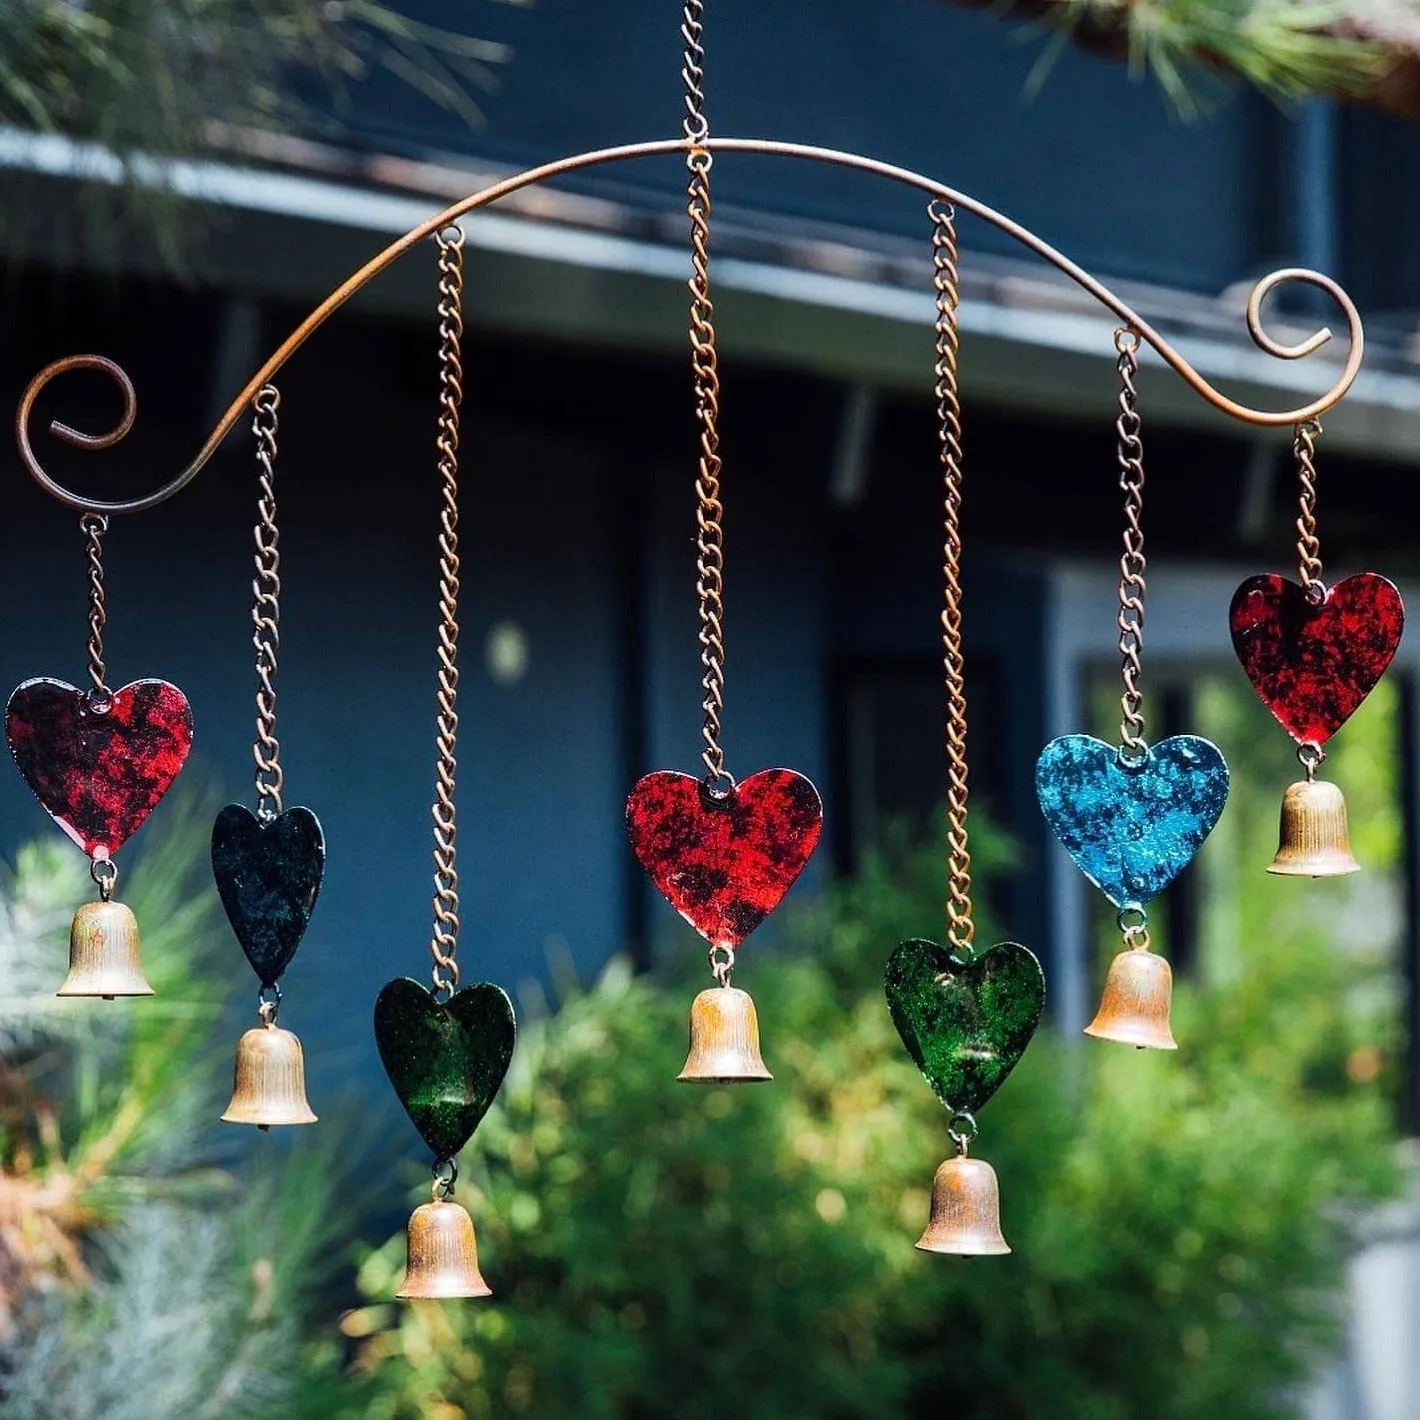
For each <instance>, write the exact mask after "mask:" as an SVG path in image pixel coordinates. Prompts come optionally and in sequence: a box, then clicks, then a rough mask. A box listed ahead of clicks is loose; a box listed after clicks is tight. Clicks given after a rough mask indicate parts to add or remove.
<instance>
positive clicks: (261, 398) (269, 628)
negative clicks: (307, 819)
mask: <svg viewBox="0 0 1420 1420" xmlns="http://www.w3.org/2000/svg"><path fill="white" fill-rule="evenodd" d="M252 404H253V408H254V410H255V417H254V418H253V419H252V425H251V431H252V433H253V434H254V435H255V436H256V463H257V477H256V481H257V500H256V527H255V528H254V529H253V532H252V537H253V541H254V542H255V544H256V575H255V576H254V577H253V578H252V584H251V596H252V602H251V625H252V636H251V643H252V646H253V647H254V648H255V650H256V741H255V743H253V745H252V747H251V750H252V758H253V759H254V760H255V761H256V800H257V809H256V814H257V817H258V818H259V819H260V820H261V821H262V822H263V823H269V822H270V821H271V820H272V819H274V818H275V817H276V816H277V814H279V813H280V812H281V806H282V805H281V791H282V788H283V786H284V784H285V777H284V775H283V774H282V772H281V745H280V742H279V741H278V740H277V738H276V684H275V681H276V653H277V651H278V650H279V649H280V647H281V551H280V542H281V538H280V533H279V532H278V530H277V526H276V431H277V427H278V424H279V420H278V414H279V411H280V409H281V395H280V393H279V391H278V390H277V388H276V386H275V385H263V386H262V387H261V389H259V390H258V391H257V394H256V398H255V399H254V400H253V401H252Z"/></svg>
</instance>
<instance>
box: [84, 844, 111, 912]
mask: <svg viewBox="0 0 1420 1420" xmlns="http://www.w3.org/2000/svg"><path fill="white" fill-rule="evenodd" d="M89 877H90V878H92V879H93V882H94V886H95V887H96V888H98V890H99V900H100V901H101V902H108V901H109V900H110V899H111V898H112V897H113V890H114V888H116V887H117V886H118V864H117V863H115V862H114V861H113V859H112V858H110V857H109V856H108V849H107V848H96V849H95V850H94V856H93V858H92V859H90V861H89Z"/></svg>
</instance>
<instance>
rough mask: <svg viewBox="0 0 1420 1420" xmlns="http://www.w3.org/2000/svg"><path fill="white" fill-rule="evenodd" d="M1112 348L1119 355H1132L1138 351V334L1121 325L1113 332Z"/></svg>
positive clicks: (1130, 327) (1132, 329) (1131, 328)
mask: <svg viewBox="0 0 1420 1420" xmlns="http://www.w3.org/2000/svg"><path fill="white" fill-rule="evenodd" d="M1114 348H1115V350H1116V351H1117V352H1118V353H1119V354H1121V355H1132V354H1134V352H1135V351H1137V350H1138V349H1139V332H1138V331H1137V330H1135V329H1134V328H1133V327H1132V326H1127V325H1122V326H1120V328H1119V329H1118V330H1116V331H1115V332H1114Z"/></svg>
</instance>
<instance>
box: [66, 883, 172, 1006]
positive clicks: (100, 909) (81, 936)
mask: <svg viewBox="0 0 1420 1420" xmlns="http://www.w3.org/2000/svg"><path fill="white" fill-rule="evenodd" d="M55 994H56V995H58V996H102V997H103V999H104V1000H105V1001H112V1000H113V998H114V997H115V996H151V995H152V994H153V988H152V987H151V986H149V985H148V981H147V978H146V977H145V976H144V975H143V963H142V962H141V961H139V959H138V919H137V918H136V917H134V915H133V913H132V912H130V911H129V909H128V908H126V907H125V906H124V905H123V904H122V903H121V902H86V903H85V904H84V905H83V906H82V907H81V908H80V909H79V910H78V911H77V912H76V913H75V914H74V922H73V925H72V926H71V927H70V929H69V975H68V976H66V977H65V978H64V985H63V986H61V987H60V988H59V990H58V991H57V992H56V993H55Z"/></svg>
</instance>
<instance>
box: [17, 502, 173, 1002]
mask: <svg viewBox="0 0 1420 1420" xmlns="http://www.w3.org/2000/svg"><path fill="white" fill-rule="evenodd" d="M108 526H109V523H108V517H107V516H106V515H104V514H101V513H95V512H85V513H83V514H82V515H81V516H80V518H79V530H80V532H82V533H83V535H84V548H85V555H86V558H87V561H88V568H89V647H88V651H89V682H90V683H89V685H88V686H87V687H86V688H84V689H82V690H80V689H79V688H78V687H76V686H72V685H69V684H68V683H66V682H65V681H62V680H50V679H46V678H40V679H36V680H27V681H25V682H24V684H23V685H20V686H18V687H16V689H15V690H14V692H13V693H12V694H11V696H10V699H9V703H8V704H7V705H6V707H5V739H6V741H7V743H8V744H9V746H10V753H11V754H12V755H13V756H14V758H15V763H16V765H17V766H18V767H19V770H20V773H21V775H23V776H24V780H25V783H26V784H28V785H29V786H30V789H31V790H32V791H33V793H34V796H35V798H37V799H38V800H39V801H40V803H41V805H43V807H44V809H45V811H46V812H47V813H48V814H49V816H50V817H51V818H52V819H53V820H54V821H55V822H56V823H57V824H58V825H59V826H60V828H62V829H63V830H64V832H65V833H67V834H68V835H69V837H70V838H72V839H73V840H74V842H75V843H77V844H78V845H79V847H80V848H82V849H83V850H84V853H85V854H86V855H87V857H88V859H89V876H90V877H91V878H92V879H93V882H94V886H95V887H96V888H97V889H98V894H99V896H98V901H97V902H88V903H85V904H84V905H83V906H82V907H80V908H79V910H78V911H77V912H76V913H75V914H74V921H73V924H72V926H71V928H70V933H69V974H68V975H67V976H66V977H65V978H64V983H63V985H62V986H60V988H59V991H58V993H57V994H58V995H60V996H98V997H102V998H103V999H104V1000H106V1001H111V1000H113V999H114V998H115V997H118V996H151V995H152V994H153V988H152V987H151V986H149V985H148V980H147V978H146V977H145V976H144V974H143V965H142V962H141V960H140V957H139V941H138V922H137V919H136V918H135V917H134V915H133V912H132V910H131V909H130V908H128V907H126V906H125V905H124V904H123V903H121V902H116V901H115V900H114V896H113V894H114V890H115V889H116V887H117V886H118V864H117V863H116V862H115V861H114V854H116V853H117V852H118V850H119V849H120V848H121V847H122V846H123V845H124V844H125V843H126V842H127V841H128V840H129V839H130V838H131V837H132V836H133V835H134V834H135V833H136V832H137V831H138V830H139V829H140V828H141V827H142V826H143V823H144V822H145V821H146V819H147V818H148V815H149V814H151V813H152V812H153V810H154V809H155V808H156V807H157V805H158V803H159V801H160V800H161V799H162V797H163V795H164V794H166V793H167V791H168V790H169V788H171V787H172V783H173V781H174V780H175V779H176V778H177V776H178V773H179V771H180V770H181V769H182V766H183V764H184V763H185V762H186V760H187V756H188V751H189V750H190V749H191V748H192V711H191V709H190V708H189V706H188V703H187V697H186V696H185V695H184V694H183V693H182V691H180V690H179V689H178V688H177V686H175V685H170V684H169V683H168V682H167V681H165V680H136V681H133V682H132V683H131V684H129V685H125V686H122V687H120V688H119V689H118V690H112V689H110V688H109V684H108V667H107V665H106V664H105V661H104V627H105V625H106V624H107V622H108V604H107V600H106V598H105V595H104V562H103V539H104V536H105V534H107V532H108Z"/></svg>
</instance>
